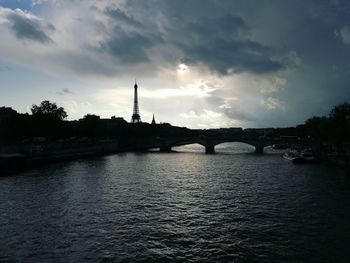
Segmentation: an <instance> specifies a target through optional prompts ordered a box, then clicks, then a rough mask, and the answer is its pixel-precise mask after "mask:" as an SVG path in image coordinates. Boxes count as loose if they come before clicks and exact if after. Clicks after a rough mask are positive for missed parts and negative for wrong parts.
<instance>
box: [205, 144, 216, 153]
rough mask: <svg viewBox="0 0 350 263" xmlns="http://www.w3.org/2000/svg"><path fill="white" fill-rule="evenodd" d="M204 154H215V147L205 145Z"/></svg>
mask: <svg viewBox="0 0 350 263" xmlns="http://www.w3.org/2000/svg"><path fill="white" fill-rule="evenodd" d="M205 153H215V146H214V145H206V146H205Z"/></svg>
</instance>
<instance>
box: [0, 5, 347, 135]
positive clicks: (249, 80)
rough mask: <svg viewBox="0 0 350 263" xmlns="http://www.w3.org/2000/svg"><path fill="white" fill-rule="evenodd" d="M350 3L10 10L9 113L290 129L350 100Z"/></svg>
mask: <svg viewBox="0 0 350 263" xmlns="http://www.w3.org/2000/svg"><path fill="white" fill-rule="evenodd" d="M349 14H350V4H349V3H348V2H347V1H341V0H338V1H335V0H329V1H326V0H325V1H308V2H307V3H305V2H303V1H293V2H292V1H288V2H283V3H281V2H280V1H250V2H249V3H247V1H214V0H208V1H191V2H188V1H176V4H175V3H174V1H167V0H152V1H147V2H140V1H122V0H120V1H109V0H103V1H99V2H97V3H96V1H90V0H88V1H78V0H76V1H65V0H64V1H53V0H41V1H39V0H36V1H24V0H19V1H8V0H0V35H1V38H2V41H0V79H1V84H0V91H1V94H2V95H1V97H0V106H9V107H13V108H14V109H15V110H17V111H18V112H30V107H31V106H32V104H38V103H40V101H43V100H45V99H48V100H50V101H53V102H56V103H57V104H58V105H59V106H62V107H64V108H65V109H66V111H67V113H68V116H69V119H70V120H72V119H79V118H81V117H82V116H84V115H86V114H88V113H91V114H97V115H100V116H101V117H107V118H109V117H110V116H114V115H115V116H120V117H123V118H124V119H126V120H129V119H130V116H131V115H132V109H133V95H134V94H133V81H134V79H135V78H137V80H138V84H139V86H140V90H139V104H140V108H141V113H142V116H141V117H142V120H144V121H146V122H150V121H151V120H152V115H153V113H154V114H155V115H156V117H157V121H160V122H169V123H172V124H174V125H177V126H187V127H190V128H217V127H232V126H240V127H285V126H295V125H297V124H300V123H303V122H304V121H305V120H306V119H307V118H309V117H312V116H315V115H318V116H322V115H326V114H327V113H328V112H329V110H330V109H331V108H332V107H333V106H334V105H337V104H339V103H342V102H345V101H349V99H350V93H349V92H348V89H349V81H348V75H349V73H350V64H349V62H348V61H350V21H349V19H348V17H349Z"/></svg>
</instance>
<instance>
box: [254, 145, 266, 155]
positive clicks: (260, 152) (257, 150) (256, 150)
mask: <svg viewBox="0 0 350 263" xmlns="http://www.w3.org/2000/svg"><path fill="white" fill-rule="evenodd" d="M255 153H259V154H262V153H264V146H262V145H258V146H255Z"/></svg>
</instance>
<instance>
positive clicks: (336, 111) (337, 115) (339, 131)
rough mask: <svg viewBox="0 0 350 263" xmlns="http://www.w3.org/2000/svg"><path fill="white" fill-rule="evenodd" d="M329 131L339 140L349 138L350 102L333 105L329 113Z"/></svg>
mask: <svg viewBox="0 0 350 263" xmlns="http://www.w3.org/2000/svg"><path fill="white" fill-rule="evenodd" d="M329 120H330V123H331V131H332V133H333V136H334V137H335V138H336V139H337V140H339V141H342V140H346V139H349V136H350V104H349V103H347V102H346V103H343V104H340V105H337V106H335V107H334V108H333V109H332V111H331V112H330V114H329Z"/></svg>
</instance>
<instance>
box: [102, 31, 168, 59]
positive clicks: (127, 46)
mask: <svg viewBox="0 0 350 263" xmlns="http://www.w3.org/2000/svg"><path fill="white" fill-rule="evenodd" d="M161 42H162V39H161V38H159V37H157V36H154V35H145V34H142V33H138V32H126V31H124V30H123V29H122V28H120V27H115V28H114V29H113V31H112V32H111V33H110V34H109V36H108V37H107V38H106V39H105V40H104V41H102V42H101V43H100V46H99V47H98V48H97V49H98V50H100V51H103V52H107V53H108V54H110V55H112V56H113V57H114V58H116V59H117V60H118V61H119V62H122V63H125V64H136V63H143V62H148V61H149V56H148V53H147V51H148V49H150V48H152V47H153V46H155V45H156V44H159V43H161Z"/></svg>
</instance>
